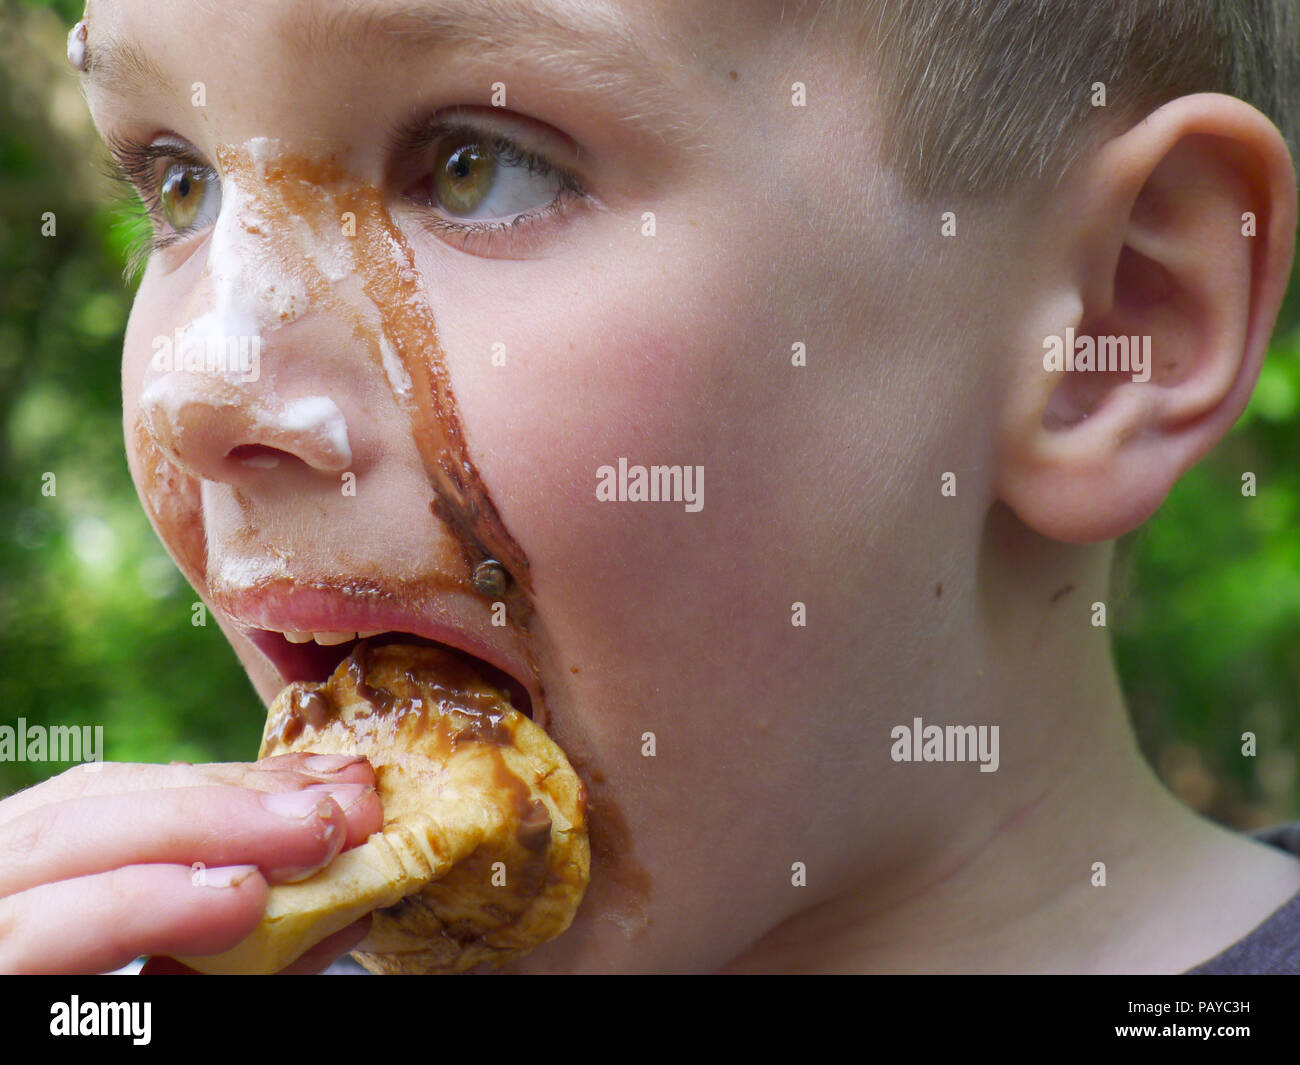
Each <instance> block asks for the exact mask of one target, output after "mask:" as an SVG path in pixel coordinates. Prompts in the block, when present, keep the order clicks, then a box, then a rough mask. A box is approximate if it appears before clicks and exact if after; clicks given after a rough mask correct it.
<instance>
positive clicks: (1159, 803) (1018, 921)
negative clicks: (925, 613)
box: [727, 551, 1300, 973]
mask: <svg viewBox="0 0 1300 1065" xmlns="http://www.w3.org/2000/svg"><path fill="white" fill-rule="evenodd" d="M1081 558H1082V559H1083V560H1084V561H1083V562H1082V564H1081V565H1079V566H1077V567H1076V568H1075V569H1074V570H1073V579H1072V580H1071V579H1063V578H1062V576H1061V570H1060V569H1059V568H1054V567H1045V569H1047V570H1052V572H1051V577H1050V580H1048V581H1046V582H1045V583H1041V582H1040V583H1037V584H1034V582H1032V579H1031V581H1030V583H1031V584H1034V587H1033V590H1032V595H1031V596H1030V597H1028V598H1029V599H1032V601H1033V602H1034V603H1037V604H1041V607H1040V608H1039V609H1034V608H1031V606H1030V603H1029V602H1028V601H1021V602H1015V603H1008V602H1007V601H1005V599H1004V600H1002V601H1000V602H998V603H997V604H989V603H985V602H982V603H981V611H980V612H981V613H982V614H983V615H984V616H985V617H988V618H991V619H994V620H993V621H991V622H990V623H989V625H988V626H987V627H986V629H985V634H986V636H987V637H988V639H987V641H985V642H984V643H983V645H982V647H981V650H980V652H979V653H980V660H979V662H978V665H977V668H976V669H971V668H969V667H970V665H971V663H964V664H963V668H962V670H961V672H963V673H964V674H965V675H967V676H975V675H979V676H980V682H979V688H978V692H971V691H966V690H962V689H961V687H960V686H953V687H950V688H949V690H948V692H947V695H948V697H947V698H946V699H944V700H943V702H946V703H947V705H948V706H949V707H951V708H954V709H952V710H951V711H946V712H945V714H944V715H943V720H944V721H957V720H961V721H963V722H969V721H973V720H974V721H980V720H982V721H984V722H988V723H990V724H992V723H999V724H1001V726H1002V727H1001V765H1000V766H999V769H998V771H997V772H996V773H991V774H980V773H978V772H965V773H948V772H944V773H943V775H942V776H940V775H938V773H937V772H936V770H945V771H946V770H948V769H950V768H954V767H947V766H944V767H935V766H924V767H922V766H916V765H912V766H906V767H898V768H905V769H906V770H907V773H900V774H898V780H899V784H898V787H899V789H902V790H900V792H899V794H900V796H902V797H900V802H899V808H900V809H906V810H907V811H908V812H909V813H908V816H909V823H908V825H907V828H906V836H907V838H908V839H909V840H912V841H919V842H917V843H915V844H914V845H913V846H912V848H911V849H910V852H909V853H908V854H907V855H906V857H905V858H899V857H898V856H897V854H896V849H891V852H890V854H888V855H886V856H885V859H884V860H877V861H875V862H873V863H870V864H869V865H868V866H865V867H864V868H863V869H862V870H861V871H860V873H859V875H857V876H856V877H855V878H854V879H853V880H852V885H853V886H852V887H851V888H850V889H849V890H847V891H844V892H842V893H841V894H839V895H837V896H835V897H833V898H828V899H825V900H823V901H821V902H819V903H817V904H815V905H813V906H811V907H809V908H807V909H805V910H803V911H801V912H799V913H796V914H794V915H793V916H791V917H789V918H788V919H787V920H785V921H784V922H783V923H781V924H780V925H779V926H777V927H776V928H774V929H772V930H771V931H770V932H768V933H767V934H766V935H765V936H763V937H762V938H761V939H759V940H758V941H757V942H755V943H753V944H752V945H751V946H750V947H749V948H748V949H747V950H746V951H745V952H743V953H742V954H741V955H740V956H739V957H737V958H736V959H734V960H733V961H732V962H731V963H730V964H729V965H728V966H727V970H728V971H766V972H773V971H782V972H786V971H819V972H824V971H854V972H893V973H912V972H953V973H977V972H981V973H987V972H1181V971H1184V970H1186V969H1188V968H1191V967H1192V966H1194V965H1196V964H1198V963H1199V962H1201V961H1204V960H1206V959H1207V958H1210V957H1212V956H1213V955H1214V954H1216V953H1218V952H1219V951H1220V950H1222V949H1224V948H1225V947H1227V946H1228V945H1229V944H1231V943H1232V942H1235V941H1236V940H1237V939H1239V938H1241V937H1242V936H1243V935H1245V934H1247V933H1248V932H1249V931H1250V930H1251V929H1252V928H1254V927H1255V926H1256V925H1257V924H1258V923H1259V922H1260V921H1262V920H1264V919H1265V918H1266V917H1267V916H1268V915H1269V914H1270V913H1271V912H1272V911H1273V910H1274V909H1276V908H1277V907H1278V906H1280V905H1282V903H1283V902H1285V901H1286V899H1287V898H1289V897H1290V896H1291V895H1292V894H1294V893H1295V892H1296V891H1300V862H1298V861H1296V860H1294V859H1292V858H1290V857H1288V856H1286V855H1284V854H1282V853H1281V852H1276V851H1273V850H1272V849H1271V848H1267V847H1264V846H1262V845H1259V844H1256V843H1253V842H1251V841H1248V840H1246V839H1245V838H1244V837H1240V836H1236V835H1234V834H1232V833H1229V832H1227V831H1225V830H1223V829H1220V828H1218V827H1217V826H1214V825H1212V824H1210V823H1209V822H1207V821H1205V820H1203V819H1201V818H1200V817H1199V816H1198V815H1196V814H1195V813H1193V812H1192V811H1191V810H1189V809H1188V808H1187V807H1185V806H1183V805H1182V804H1181V803H1179V802H1178V801H1177V800H1176V799H1174V798H1173V797H1172V796H1171V795H1170V794H1169V793H1168V792H1167V791H1166V790H1165V789H1164V787H1163V786H1162V785H1161V784H1160V783H1159V781H1158V780H1157V779H1156V778H1155V776H1154V774H1153V772H1152V771H1151V769H1150V768H1149V767H1148V766H1147V764H1146V762H1145V760H1144V759H1143V757H1142V755H1141V752H1140V751H1139V750H1138V746H1137V743H1136V740H1135V738H1134V736H1133V732H1132V729H1131V728H1130V726H1129V722H1128V713H1127V710H1126V708H1125V705H1124V700H1123V696H1122V694H1121V691H1120V686H1119V683H1118V680H1117V678H1116V675H1115V671H1114V666H1113V663H1112V661H1111V657H1110V649H1109V641H1108V637H1107V630H1106V629H1104V628H1100V627H1098V628H1095V629H1094V627H1093V626H1092V622H1091V604H1092V603H1093V602H1094V601H1100V600H1102V599H1104V596H1105V592H1104V589H1105V580H1106V576H1107V572H1108V569H1109V558H1110V556H1109V552H1108V551H1107V552H1093V553H1092V554H1090V555H1089V554H1086V553H1085V554H1084V555H1083V556H1081ZM1058 561H1059V560H1058ZM1033 563H1034V559H1033V558H1032V557H1030V556H1026V555H1025V554H1023V553H1020V555H1019V559H1018V563H1017V564H1018V566H1019V567H1020V576H1021V577H1022V578H1023V577H1025V575H1026V573H1027V572H1029V571H1031V570H1032V567H1033ZM986 572H987V570H986ZM1067 572H1069V571H1068V570H1067ZM1048 584H1050V585H1053V586H1054V587H1052V588H1051V590H1046V588H1047V585H1048ZM1066 584H1073V585H1074V587H1073V589H1072V590H1071V591H1070V592H1069V593H1066V594H1064V595H1060V596H1059V597H1057V598H1053V596H1056V595H1057V592H1058V590H1059V588H1060V587H1063V586H1065V585H1066ZM1098 593H1100V594H1098ZM1067 599H1069V600H1071V602H1070V603H1069V606H1068V609H1069V610H1070V611H1072V612H1073V613H1072V614H1071V615H1068V616H1071V617H1073V618H1074V622H1073V623H1055V624H1052V623H1050V620H1049V619H1051V618H1052V612H1054V611H1057V610H1058V609H1059V608H1060V607H1062V606H1063V605H1065V601H1066V600H1067ZM992 605H996V609H990V607H991V606H992ZM1090 630H1093V631H1090ZM967 646H971V643H970V642H969V641H968V644H967ZM1027 648H1028V649H1030V653H1031V655H1032V656H1033V657H1032V662H1031V663H1028V664H1027V662H1026V659H1025V649H1027ZM1027 665H1028V668H1027ZM1035 666H1036V667H1037V668H1034V667H1035ZM957 708H960V709H957ZM937 713H938V712H937V711H936V709H935V706H934V705H933V704H930V705H927V706H926V707H924V708H919V707H918V708H917V711H916V716H922V717H923V718H926V719H927V721H928V720H929V719H930V718H935V719H936V721H938V720H939V717H937V716H936V715H937ZM909 716H910V715H909ZM940 723H942V722H940ZM962 768H964V769H967V770H973V769H974V767H972V766H967V767H962ZM919 772H929V773H933V774H935V775H934V776H931V777H929V779H928V780H926V781H925V782H924V785H921V784H918V780H920V777H919ZM936 782H937V786H935V785H936ZM922 794H923V795H924V796H925V797H924V798H923V799H918V795H922ZM895 827H897V826H895Z"/></svg>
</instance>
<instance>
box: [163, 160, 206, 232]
mask: <svg viewBox="0 0 1300 1065" xmlns="http://www.w3.org/2000/svg"><path fill="white" fill-rule="evenodd" d="M209 181H210V179H209V177H208V175H207V174H205V173H204V172H203V171H202V170H198V169H196V168H195V167H192V166H188V165H186V164H183V163H175V164H173V165H172V166H170V167H168V168H167V172H166V174H165V175H164V176H163V183H162V187H161V188H160V189H159V190H158V205H159V207H160V208H161V209H162V214H163V217H164V218H165V219H167V224H168V225H169V226H171V227H172V228H173V229H174V230H176V232H178V233H183V232H184V231H185V230H187V229H189V228H190V227H191V226H193V225H194V220H195V219H196V218H198V216H199V213H200V211H202V209H203V204H204V202H205V201H206V200H207V198H208V185H209Z"/></svg>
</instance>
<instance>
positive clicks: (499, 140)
mask: <svg viewBox="0 0 1300 1065" xmlns="http://www.w3.org/2000/svg"><path fill="white" fill-rule="evenodd" d="M483 133H484V131H483V130H481V129H479V128H476V127H474V126H472V125H469V124H467V123H464V122H455V121H447V120H445V119H442V120H438V119H435V120H433V121H430V122H424V123H417V124H416V125H415V126H413V127H399V128H397V129H395V130H393V131H392V132H391V133H390V135H389V143H390V145H393V146H394V147H395V149H396V151H394V152H390V154H394V155H398V154H399V153H400V151H401V148H402V146H408V150H410V151H413V152H417V153H422V152H428V151H429V150H430V149H432V148H434V147H436V146H437V145H438V144H439V143H441V142H442V141H444V140H447V139H460V138H464V139H465V140H467V141H471V140H476V141H478V142H479V143H480V144H483V145H485V146H486V147H487V148H488V149H489V150H490V151H491V152H492V154H493V156H494V157H495V158H496V159H497V160H498V161H499V162H500V163H502V164H504V165H505V166H508V167H520V168H522V169H524V170H527V171H528V173H530V174H540V175H541V176H543V177H549V176H551V175H555V177H556V178H557V179H558V181H559V187H558V188H557V189H556V191H555V198H554V199H552V200H551V202H550V203H548V204H546V205H545V206H543V207H535V208H533V209H532V210H531V211H524V212H522V213H521V214H517V215H515V217H514V218H511V219H508V220H501V221H495V222H457V221H454V220H452V219H449V218H446V217H444V216H442V215H440V214H437V213H436V212H434V211H432V210H430V209H429V208H427V207H423V206H422V207H421V208H420V215H421V217H420V225H421V227H422V228H423V229H424V230H425V231H426V232H429V233H433V234H434V235H435V236H440V237H442V238H444V239H450V240H452V241H456V242H458V243H459V244H460V245H461V246H462V247H464V248H465V250H467V251H469V250H470V248H469V247H468V246H469V245H470V244H471V243H473V244H475V245H477V244H479V243H480V242H481V243H482V245H483V247H481V248H477V249H476V253H477V254H483V253H486V251H487V248H488V245H490V244H491V242H492V238H493V237H496V236H505V237H506V238H507V239H513V238H515V237H517V236H520V235H521V234H522V233H523V232H526V231H527V230H529V229H531V228H532V227H533V226H536V225H538V224H539V223H543V222H545V221H547V220H549V219H551V218H555V217H558V216H560V215H562V214H563V213H564V212H565V211H567V210H568V209H569V208H570V207H571V206H572V205H573V204H575V203H577V202H580V201H583V200H586V199H587V198H588V193H587V192H586V190H585V189H584V188H583V186H582V183H581V182H580V181H579V180H578V178H577V176H576V175H575V174H574V173H573V172H572V171H571V170H569V169H567V168H566V167H563V166H560V165H559V164H557V163H553V162H551V161H550V160H549V159H547V158H545V157H544V156H541V155H538V154H537V153H535V152H530V151H529V150H528V149H526V148H524V147H523V146H522V145H520V144H519V143H518V142H517V141H514V140H511V139H510V138H509V137H506V136H504V135H501V134H495V135H491V134H489V135H488V136H484V135H483ZM399 157H400V155H399Z"/></svg>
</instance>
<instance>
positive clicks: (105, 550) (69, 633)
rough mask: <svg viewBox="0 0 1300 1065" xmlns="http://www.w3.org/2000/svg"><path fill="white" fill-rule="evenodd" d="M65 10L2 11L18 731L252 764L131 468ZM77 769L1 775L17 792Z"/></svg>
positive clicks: (216, 636)
mask: <svg viewBox="0 0 1300 1065" xmlns="http://www.w3.org/2000/svg"><path fill="white" fill-rule="evenodd" d="M48 6H49V5H44V4H34V3H22V4H12V3H9V4H5V5H4V6H3V7H0V279H3V280H2V281H0V379H2V380H3V381H4V383H5V387H4V388H3V389H2V390H0V633H2V634H3V642H0V705H3V706H4V707H5V708H6V709H5V712H4V714H3V719H4V721H3V723H5V724H14V723H15V722H16V720H17V719H18V718H19V717H25V718H26V720H27V722H28V724H29V725H30V724H38V723H43V724H50V725H56V724H61V725H91V724H102V725H103V726H104V746H105V751H104V754H105V757H107V758H109V759H112V760H115V761H153V762H157V761H162V762H166V761H172V760H184V761H195V762H197V761H213V760H227V759H247V758H253V757H256V754H257V745H258V740H259V738H260V736H261V728H262V721H263V718H264V716H265V715H264V711H263V709H262V707H261V705H260V701H259V700H258V698H257V696H256V694H255V693H254V691H253V689H252V685H251V684H250V683H249V682H248V680H247V678H246V677H245V676H244V672H243V669H242V667H240V665H239V664H238V662H237V661H236V660H235V657H234V655H233V653H232V652H231V651H230V648H229V645H228V644H227V643H226V640H225V637H224V636H223V635H222V633H221V630H220V629H219V628H217V626H216V624H215V623H214V622H212V620H211V618H209V619H208V624H207V625H206V627H196V626H194V625H192V624H191V611H190V606H191V604H192V603H193V602H194V601H195V600H196V598H197V597H196V596H195V594H194V592H193V590H192V589H191V588H190V587H189V585H188V584H186V582H185V580H184V579H183V578H182V577H181V575H180V573H179V571H178V570H177V569H176V567H175V565H174V564H173V563H172V561H171V559H169V558H168V557H167V554H166V553H165V552H164V551H163V549H162V546H161V544H160V543H159V542H158V538H157V537H156V536H155V535H154V532H153V530H152V529H151V528H150V526H149V522H148V520H147V519H146V518H145V515H144V512H143V510H142V509H141V507H140V504H139V501H138V500H137V498H136V495H135V490H134V487H133V486H132V483H131V478H130V474H129V473H128V471H127V467H126V456H125V451H124V448H123V440H122V422H121V379H120V372H121V370H120V360H121V352H122V334H123V332H124V330H125V328H126V321H127V316H128V314H129V313H130V309H131V300H132V292H131V291H130V290H129V289H128V287H127V286H126V285H125V284H124V282H123V280H122V276H121V272H122V265H123V262H124V256H125V251H126V243H127V241H128V239H129V231H128V228H125V227H123V226H121V225H115V224H114V223H115V222H117V221H120V219H121V216H122V214H123V210H122V207H121V206H120V205H115V204H114V202H113V199H112V197H113V195H114V190H113V189H112V188H111V187H109V186H108V184H107V182H106V181H105V180H104V179H103V177H102V176H101V173H100V171H101V169H102V160H103V154H102V152H101V151H100V149H98V147H97V144H96V141H97V138H96V137H95V135H94V130H93V128H92V127H91V126H90V122H89V117H88V115H87V113H86V107H85V103H84V101H83V100H82V98H81V95H80V92H79V90H78V87H77V79H76V76H75V75H74V74H73V72H72V71H71V70H70V69H69V68H68V66H67V63H66V62H65V61H64V59H63V51H64V44H63V39H64V35H65V34H66V33H67V29H68V27H69V26H70V25H71V24H72V22H74V21H75V20H76V18H77V17H79V14H80V9H81V5H80V3H61V4H58V5H55V6H56V7H58V8H59V12H58V17H55V16H54V15H52V14H51V13H50V11H48V10H45V8H47V7H48ZM47 212H50V213H52V215H53V220H52V221H53V228H54V232H53V234H52V235H49V236H44V235H42V229H43V227H45V228H48V225H49V215H48V214H47ZM47 473H50V474H53V475H54V478H55V480H54V482H53V485H54V494H53V495H48V496H47V495H44V494H43V491H42V489H43V487H44V485H45V484H46V483H47V481H46V479H45V474H47ZM65 768H67V766H66V765H58V764H36V765H33V764H29V763H25V762H5V763H0V794H7V793H8V792H11V791H13V790H15V789H17V788H20V787H25V786H27V785H29V784H32V783H35V782H37V781H38V780H42V779H44V778H45V777H47V776H50V775H52V774H53V773H56V772H60V771H62V770H63V769H65Z"/></svg>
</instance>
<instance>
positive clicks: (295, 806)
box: [261, 788, 322, 821]
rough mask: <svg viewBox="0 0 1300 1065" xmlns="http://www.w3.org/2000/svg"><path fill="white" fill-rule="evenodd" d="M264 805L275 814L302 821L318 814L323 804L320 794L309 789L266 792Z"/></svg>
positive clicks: (263, 800)
mask: <svg viewBox="0 0 1300 1065" xmlns="http://www.w3.org/2000/svg"><path fill="white" fill-rule="evenodd" d="M261 798H262V805H263V806H265V807H266V808H267V809H268V810H270V811H271V813H273V814H277V815H279V816H280V817H287V818H289V819H290V820H291V821H301V820H302V819H303V818H305V817H310V816H311V815H312V814H314V813H316V812H317V811H318V810H319V809H320V807H321V805H322V803H321V797H320V795H319V793H317V792H316V791H314V790H310V789H308V788H303V789H302V790H301V791H264V792H262V796H261Z"/></svg>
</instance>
